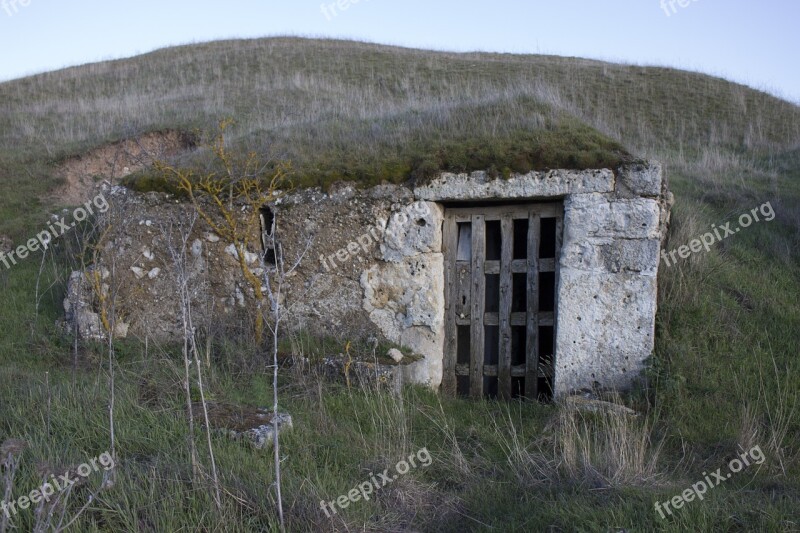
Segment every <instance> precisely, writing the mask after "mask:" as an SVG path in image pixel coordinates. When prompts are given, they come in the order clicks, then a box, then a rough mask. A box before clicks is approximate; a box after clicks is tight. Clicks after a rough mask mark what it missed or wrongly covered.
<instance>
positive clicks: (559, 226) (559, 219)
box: [551, 206, 564, 395]
mask: <svg viewBox="0 0 800 533" xmlns="http://www.w3.org/2000/svg"><path fill="white" fill-rule="evenodd" d="M563 209H564V208H563V206H561V207H560V211H559V214H558V215H557V216H556V272H555V283H554V284H553V290H554V291H555V296H554V298H553V302H554V303H555V305H554V306H553V355H552V357H553V361H552V362H551V367H552V368H553V375H552V376H551V379H552V386H553V395H555V392H556V391H555V387H556V363H557V362H558V361H556V354H557V353H558V347H557V346H556V339H557V338H558V335H557V333H558V286H559V283H560V280H559V278H560V272H561V246H562V244H563V241H564V211H563Z"/></svg>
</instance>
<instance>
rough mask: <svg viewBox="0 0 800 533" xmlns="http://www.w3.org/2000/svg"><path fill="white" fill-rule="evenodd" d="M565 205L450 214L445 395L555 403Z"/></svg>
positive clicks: (458, 210)
mask: <svg viewBox="0 0 800 533" xmlns="http://www.w3.org/2000/svg"><path fill="white" fill-rule="evenodd" d="M562 232H563V207H562V205H561V204H554V203H548V204H529V205H505V206H491V207H471V208H453V209H447V211H446V215H445V223H444V240H443V243H444V253H445V299H446V303H445V328H446V330H445V347H444V377H443V383H442V387H443V389H444V391H445V392H447V393H451V394H459V395H462V396H471V397H475V398H480V397H500V398H504V399H508V398H516V397H525V398H529V399H542V400H547V399H550V398H551V397H552V386H553V374H554V372H553V369H554V365H553V354H554V353H555V325H556V312H557V305H556V294H557V290H558V257H559V256H560V252H561V236H562Z"/></svg>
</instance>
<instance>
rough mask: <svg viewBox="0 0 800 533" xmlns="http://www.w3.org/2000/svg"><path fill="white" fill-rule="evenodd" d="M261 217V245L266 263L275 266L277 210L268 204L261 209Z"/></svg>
mask: <svg viewBox="0 0 800 533" xmlns="http://www.w3.org/2000/svg"><path fill="white" fill-rule="evenodd" d="M259 216H260V219H261V246H262V249H263V250H264V264H265V265H266V266H268V267H274V266H275V265H276V264H277V261H276V257H275V212H274V211H273V210H272V209H271V208H270V207H268V206H266V205H265V206H264V207H262V208H261V209H259Z"/></svg>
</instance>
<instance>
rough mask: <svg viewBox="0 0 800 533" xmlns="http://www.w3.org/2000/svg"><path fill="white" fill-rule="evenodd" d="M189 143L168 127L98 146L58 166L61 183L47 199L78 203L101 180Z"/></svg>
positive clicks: (171, 154) (134, 169)
mask: <svg viewBox="0 0 800 533" xmlns="http://www.w3.org/2000/svg"><path fill="white" fill-rule="evenodd" d="M193 145H194V143H193V142H192V140H191V138H190V136H188V135H186V134H184V133H182V132H179V131H174V130H171V131H163V132H151V133H146V134H144V135H142V136H141V137H139V138H136V139H127V140H124V141H120V142H115V143H111V144H106V145H104V146H100V147H98V148H95V149H94V150H91V151H89V152H87V153H85V154H83V155H80V156H78V157H74V158H72V159H68V160H67V161H65V162H64V163H62V164H61V165H60V166H59V167H58V169H57V170H56V176H57V177H58V178H60V179H61V180H62V184H61V185H60V186H59V187H57V188H56V190H55V191H53V192H52V195H51V196H50V197H49V198H48V200H49V201H50V202H52V203H54V204H56V205H78V204H81V203H83V202H85V201H86V200H88V199H90V198H92V197H93V196H94V194H95V189H96V188H97V187H99V185H100V184H101V183H102V182H104V181H107V182H109V183H112V184H116V183H118V182H119V180H120V179H122V178H124V177H125V176H127V175H129V174H132V173H134V172H138V171H140V170H142V169H144V168H146V167H148V166H150V165H152V164H153V162H154V161H157V160H161V159H168V158H171V157H175V156H177V155H179V154H181V153H183V152H185V151H187V150H189V149H191V148H192V147H193Z"/></svg>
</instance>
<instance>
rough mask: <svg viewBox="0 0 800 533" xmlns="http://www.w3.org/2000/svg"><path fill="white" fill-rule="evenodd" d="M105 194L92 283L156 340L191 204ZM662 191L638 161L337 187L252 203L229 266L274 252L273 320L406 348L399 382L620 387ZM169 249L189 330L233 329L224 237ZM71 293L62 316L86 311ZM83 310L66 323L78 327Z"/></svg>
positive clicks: (488, 389)
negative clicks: (180, 266)
mask: <svg viewBox="0 0 800 533" xmlns="http://www.w3.org/2000/svg"><path fill="white" fill-rule="evenodd" d="M108 195H109V201H110V203H111V205H112V208H111V210H110V211H109V214H110V216H112V217H114V216H116V217H117V220H116V222H115V223H113V224H111V231H110V234H109V241H108V244H107V245H106V248H105V251H104V254H103V267H102V277H103V278H104V279H106V278H109V280H107V281H106V282H105V284H106V285H112V284H113V287H114V289H113V290H114V292H115V296H116V297H117V300H116V301H117V302H118V309H117V311H118V313H119V316H120V317H122V319H123V320H124V322H125V327H124V328H123V329H124V330H126V331H128V332H129V334H135V335H139V336H144V335H149V336H151V337H155V338H164V339H169V338H174V337H176V336H178V335H180V321H179V316H180V313H179V308H178V302H177V299H176V298H175V281H174V280H175V276H174V268H175V264H176V263H175V261H174V260H173V259H174V256H173V255H172V254H171V253H170V251H169V250H170V248H171V249H173V250H174V249H175V248H176V243H178V244H180V243H179V241H180V239H179V238H178V237H177V236H176V231H175V229H176V228H177V227H178V222H179V221H184V222H185V221H187V220H189V219H190V218H191V213H192V211H193V208H192V206H191V205H190V204H189V203H187V202H181V201H177V200H176V199H175V198H172V197H169V196H168V195H165V194H160V193H146V194H140V193H134V192H132V191H129V190H127V189H124V188H121V187H114V188H113V189H109V191H108ZM669 196H670V194H669V193H668V192H667V189H666V184H665V183H664V181H663V179H662V171H661V167H660V166H659V165H658V164H657V163H654V162H651V163H635V164H628V165H626V166H623V167H620V168H618V169H615V170H610V169H596V170H553V171H547V172H531V173H528V174H524V175H512V176H511V177H508V178H505V177H498V178H492V177H489V176H488V175H487V174H486V173H485V172H474V173H471V174H441V175H439V176H438V177H437V178H435V179H433V180H432V181H430V182H428V183H427V184H425V185H421V186H418V187H415V188H411V187H405V186H398V185H380V186H376V187H372V188H367V189H361V188H358V187H356V186H355V185H354V184H348V183H339V184H336V185H334V186H333V187H331V189H330V190H329V191H327V192H323V191H322V190H320V189H306V190H301V191H297V192H293V193H291V194H288V195H286V196H284V197H281V198H280V199H279V200H278V201H276V202H275V203H273V204H271V205H264V206H263V207H262V208H261V210H260V211H261V213H260V215H261V216H260V219H261V221H262V227H261V229H260V231H261V233H262V235H261V236H260V238H258V239H254V241H253V242H260V243H261V247H260V249H257V247H255V246H254V247H253V249H250V250H248V252H247V254H246V258H245V259H246V262H247V264H248V265H249V266H250V267H251V268H252V271H253V272H254V273H255V274H256V275H263V273H264V272H263V269H264V267H266V268H267V269H268V270H269V268H270V267H271V265H273V264H274V263H275V261H276V247H280V249H279V250H280V251H282V254H280V257H283V258H284V260H285V262H286V263H294V262H296V261H297V260H299V263H298V266H297V269H296V270H295V271H294V272H293V273H292V275H291V276H289V277H288V278H287V279H286V287H285V290H284V301H283V302H282V304H283V305H284V306H285V308H286V310H287V313H288V315H289V317H288V319H287V321H286V324H288V325H289V326H290V327H291V328H292V329H295V330H298V331H307V332H309V333H311V334H314V335H327V336H335V337H336V338H339V339H342V340H355V339H367V338H369V339H381V340H385V341H388V342H390V343H394V344H396V345H397V346H399V347H401V348H402V349H403V350H406V351H407V352H413V353H414V354H417V355H418V356H421V357H420V358H419V360H418V361H416V362H414V363H413V364H408V365H406V366H404V367H403V374H404V379H405V380H406V381H408V382H417V383H425V384H428V385H430V386H432V387H436V388H439V387H441V389H442V390H443V391H445V392H447V393H458V394H462V395H470V396H492V397H493V396H497V397H501V398H507V397H517V396H525V397H530V398H544V399H547V398H549V397H552V396H553V395H555V396H562V395H566V394H568V393H570V392H572V391H575V390H579V389H586V388H597V387H600V388H614V389H621V388H626V387H628V386H630V385H631V383H632V382H633V381H634V380H635V379H636V377H637V376H638V375H639V374H640V372H641V370H642V369H643V367H644V365H645V361H646V359H647V358H648V357H649V356H650V355H651V353H652V350H653V346H654V328H655V315H656V302H657V283H656V278H657V274H658V265H659V253H660V250H661V243H662V240H663V238H664V236H665V233H666V227H667V224H668V219H669V201H668V197H669ZM241 209H246V206H242V208H241ZM106 223H108V222H106ZM185 249H186V263H185V264H186V269H187V271H188V277H189V279H190V286H191V289H190V290H191V294H192V302H193V307H194V311H195V313H196V314H197V316H198V318H197V323H198V324H214V325H221V324H224V323H227V322H230V323H235V322H236V317H237V316H240V313H241V312H242V310H243V309H244V308H246V301H247V299H248V297H250V296H252V288H248V287H247V285H246V284H245V283H243V282H242V279H241V275H239V274H240V272H237V269H238V268H239V263H238V261H237V259H236V258H237V257H238V255H237V252H236V250H235V248H234V247H233V246H232V243H229V242H225V241H224V239H221V238H220V236H219V235H216V234H215V233H213V232H212V231H211V230H210V228H209V227H208V226H206V225H205V224H204V223H203V222H202V221H201V220H198V221H196V223H195V224H194V225H193V226H191V234H190V235H188V238H187V239H186V246H185ZM262 260H263V261H262ZM111 263H113V269H112V268H110V264H111ZM112 271H113V273H114V275H113V276H112V275H111V274H110V272H112ZM112 277H113V279H114V281H113V283H112V282H111V280H110V278H112ZM81 279H82V278H81V276H78V277H77V278H76V280H77V281H76V282H80V280H81ZM106 290H108V289H106ZM78 292H80V291H76V290H71V291H70V293H69V294H70V299H71V300H72V303H70V299H68V301H67V302H66V304H67V307H68V311H69V309H70V308H72V309H79V308H85V307H86V305H85V303H84V304H81V303H80V302H78V301H76V300H77V299H78V298H77V297H76V296H75V294H76V293H78ZM82 306H83V307H82ZM95 311H96V310H95ZM87 313H88V319H87V317H86V316H83V317H82V318H81V320H80V321H79V324H84V325H86V324H90V323H91V321H92V320H91V319H92V311H91V310H86V311H85V312H84V315H86V314H87ZM68 314H69V313H68ZM68 318H69V317H68ZM81 327H83V326H81ZM86 328H89V326H86ZM87 334H88V332H87Z"/></svg>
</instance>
